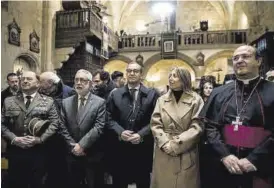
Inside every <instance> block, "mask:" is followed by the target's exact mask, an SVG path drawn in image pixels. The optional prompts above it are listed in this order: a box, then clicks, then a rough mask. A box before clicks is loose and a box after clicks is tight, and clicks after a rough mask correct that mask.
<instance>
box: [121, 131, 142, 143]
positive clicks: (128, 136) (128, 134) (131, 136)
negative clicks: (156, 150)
mask: <svg viewBox="0 0 274 188" xmlns="http://www.w3.org/2000/svg"><path fill="white" fill-rule="evenodd" d="M121 139H122V140H123V141H125V142H131V143H132V144H139V143H140V142H141V136H140V135H139V134H137V133H134V132H133V131H130V130H125V131H123V132H122V134H121Z"/></svg>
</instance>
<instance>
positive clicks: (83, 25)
mask: <svg viewBox="0 0 274 188" xmlns="http://www.w3.org/2000/svg"><path fill="white" fill-rule="evenodd" d="M272 7H274V2H271V1H250V2H249V1H237V0H230V1H207V0H203V1H154V0H153V1H152V0H151V1H150V0H124V1H110V0H96V1H1V17H2V19H1V21H2V23H1V30H2V32H1V39H2V40H1V46H2V48H1V52H2V53H1V54H2V56H1V60H2V63H1V73H2V74H1V75H2V76H1V78H2V82H1V88H2V89H3V88H5V87H6V82H5V77H6V73H9V72H15V73H18V74H20V72H22V71H24V70H33V71H35V72H37V73H41V72H44V71H55V72H56V73H57V74H58V75H59V76H60V77H61V78H62V80H63V81H64V83H66V84H68V85H72V80H73V76H74V74H75V73H76V71H77V70H79V69H80V68H84V69H87V70H89V71H90V72H92V73H93V72H94V71H96V70H97V69H104V70H106V71H109V72H110V73H112V72H113V71H115V70H119V71H122V72H125V67H126V65H127V63H129V62H131V61H137V62H138V63H140V64H141V65H142V66H143V67H144V73H143V81H144V83H145V84H146V85H148V86H150V87H160V86H163V85H166V84H167V75H168V74H167V72H168V71H169V69H170V68H171V67H173V66H182V67H184V68H186V69H188V70H189V71H190V73H191V78H192V82H193V86H194V87H197V86H198V84H199V80H200V78H201V77H202V76H204V75H213V76H215V77H216V81H217V83H218V84H222V83H223V81H224V77H225V75H226V74H232V73H233V69H232V61H231V57H232V54H233V51H234V50H235V49H236V48H237V47H238V46H240V45H242V44H250V45H253V46H256V47H257V49H258V50H259V51H260V53H261V54H262V56H263V57H264V62H263V66H262V68H261V73H262V74H265V73H266V72H267V71H268V70H270V69H271V68H272V67H273V62H274V61H273V58H274V57H273V54H274V53H273V45H274V44H273V43H274V42H273V41H274V40H273V36H274V35H273V32H271V31H274V23H273V18H274V10H273V8H272Z"/></svg>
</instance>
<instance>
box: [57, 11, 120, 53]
mask: <svg viewBox="0 0 274 188" xmlns="http://www.w3.org/2000/svg"><path fill="white" fill-rule="evenodd" d="M102 27H103V24H102V20H101V19H100V18H99V17H98V16H97V15H96V14H95V13H94V12H92V11H91V10H90V9H80V10H69V11H58V12H57V13H56V34H57V36H58V37H59V38H62V37H65V36H60V35H64V32H65V33H66V34H68V33H69V32H70V31H71V32H72V33H73V35H74V36H75V34H76V35H79V36H86V35H89V34H91V33H92V34H94V35H96V36H97V37H98V38H99V39H101V40H102V36H103V34H102ZM75 31H77V32H76V33H75ZM58 34H59V35H58ZM108 36H109V38H108V39H109V46H111V47H112V48H113V49H117V48H118V37H117V36H116V35H115V34H114V32H113V31H112V30H111V29H110V28H108ZM68 37H70V35H69V34H68ZM75 37H76V36H75ZM57 39H58V38H57Z"/></svg>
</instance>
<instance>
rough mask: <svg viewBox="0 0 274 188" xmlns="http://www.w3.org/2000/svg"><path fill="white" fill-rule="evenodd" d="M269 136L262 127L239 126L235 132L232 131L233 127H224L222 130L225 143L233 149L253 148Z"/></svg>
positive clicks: (268, 132)
mask: <svg viewBox="0 0 274 188" xmlns="http://www.w3.org/2000/svg"><path fill="white" fill-rule="evenodd" d="M270 134H271V132H270V131H268V130H265V129H264V128H263V127H247V126H244V125H240V126H239V127H238V130H237V131H234V125H225V128H224V140H225V143H226V144H228V145H232V146H235V147H245V148H255V147H257V146H258V145H259V144H260V143H261V142H262V141H263V140H264V139H265V138H266V137H267V136H269V135H270Z"/></svg>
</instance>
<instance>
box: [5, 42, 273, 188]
mask: <svg viewBox="0 0 274 188" xmlns="http://www.w3.org/2000/svg"><path fill="white" fill-rule="evenodd" d="M232 60H233V68H234V72H235V73H234V74H231V75H226V77H225V80H224V84H223V85H218V84H216V78H215V77H214V76H210V75H209V76H203V77H202V78H201V80H200V84H199V88H198V91H197V89H196V91H194V89H193V87H192V83H191V76H190V73H189V72H188V71H187V70H186V69H184V68H181V67H174V68H172V69H171V71H170V73H169V77H168V84H167V85H164V86H163V87H160V88H149V87H146V86H145V85H144V84H143V83H142V71H143V67H142V66H141V65H139V64H138V63H136V62H131V63H129V64H128V66H127V68H126V73H125V75H124V74H123V73H122V72H120V71H114V72H113V73H112V74H110V73H109V72H107V71H105V70H98V71H96V72H95V73H94V74H91V73H90V72H89V71H87V70H84V69H80V70H78V71H77V73H76V74H75V78H74V87H73V88H71V87H69V86H67V85H65V84H64V83H63V82H62V79H61V78H60V77H59V76H58V75H56V74H55V73H54V72H43V73H41V74H40V75H37V74H36V73H34V72H31V71H25V72H23V73H22V75H21V76H20V77H19V76H18V75H17V74H15V73H9V74H8V75H7V83H8V85H9V86H8V87H7V88H6V89H5V90H3V91H2V93H1V97H2V98H1V109H2V119H1V132H2V138H3V139H4V140H5V141H6V143H7V148H6V151H5V152H6V153H7V155H6V156H7V158H8V160H9V165H8V176H7V178H4V180H3V182H2V185H3V187H9V188H17V187H20V188H29V187H31V188H40V187H41V188H42V187H48V188H55V187H56V188H60V187H71V188H75V187H79V188H80V187H88V188H107V187H112V188H127V186H128V185H129V184H132V183H135V184H136V187H137V188H149V187H151V188H169V187H172V188H199V187H202V188H219V187H225V188H239V187H241V188H258V187H260V188H268V187H272V186H273V174H274V172H273V169H274V161H273V157H274V145H273V144H274V141H273V140H274V127H273V125H274V122H273V121H274V119H273V118H272V117H271V115H273V112H274V97H273V92H274V84H273V83H271V82H269V81H273V78H274V73H273V70H270V71H269V72H268V73H267V75H266V78H262V77H260V76H259V66H260V63H261V61H260V57H259V56H258V55H257V53H256V49H254V48H253V47H251V46H246V45H245V46H241V47H239V48H237V49H236V50H235V52H234V55H233V58H232ZM266 79H268V80H269V81H267V80H266ZM2 152H3V151H2Z"/></svg>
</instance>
